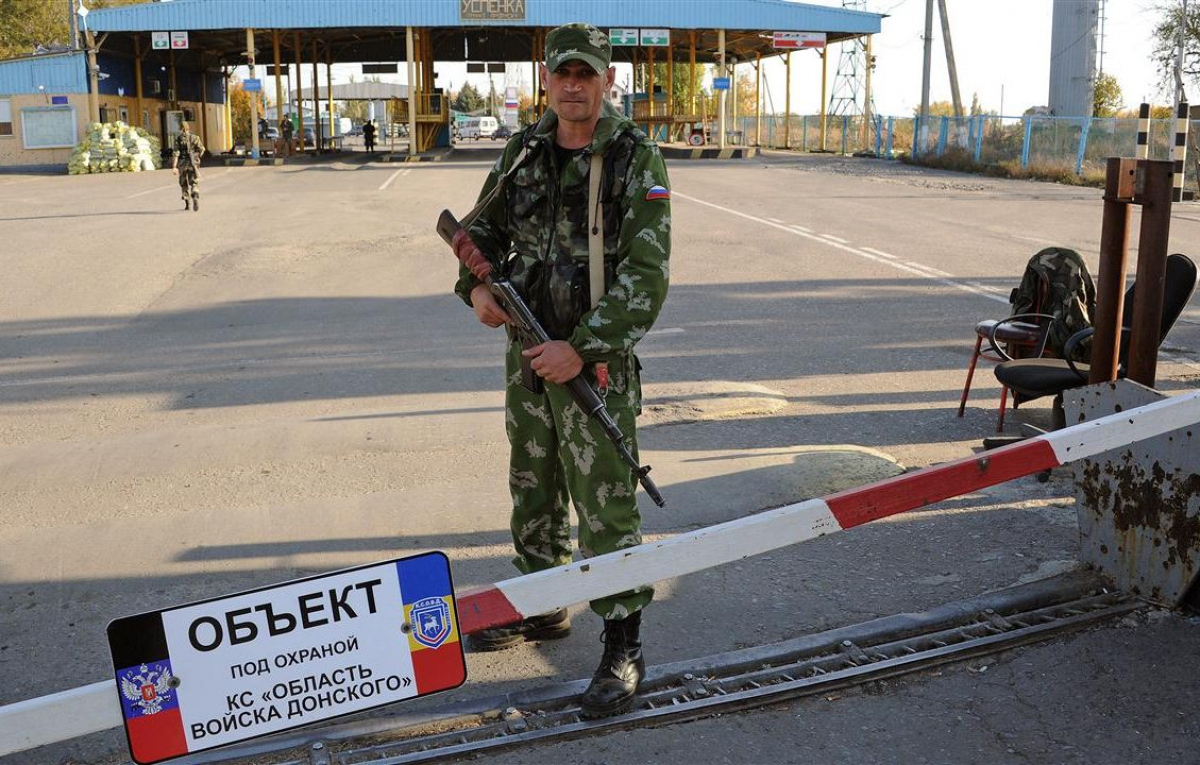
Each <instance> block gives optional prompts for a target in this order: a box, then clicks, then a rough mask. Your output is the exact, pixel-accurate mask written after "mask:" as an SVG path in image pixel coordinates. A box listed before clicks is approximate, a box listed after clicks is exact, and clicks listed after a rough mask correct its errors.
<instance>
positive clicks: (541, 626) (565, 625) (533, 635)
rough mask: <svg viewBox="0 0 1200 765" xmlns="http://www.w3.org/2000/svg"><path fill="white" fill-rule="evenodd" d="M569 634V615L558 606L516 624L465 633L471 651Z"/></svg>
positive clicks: (509, 646) (489, 649)
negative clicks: (555, 608) (554, 609)
mask: <svg viewBox="0 0 1200 765" xmlns="http://www.w3.org/2000/svg"><path fill="white" fill-rule="evenodd" d="M570 634H571V616H570V614H568V613H567V609H565V608H560V609H558V610H557V611H551V612H550V613H548V614H539V615H537V616H531V617H529V618H528V619H522V620H521V621H519V622H517V623H516V624H509V625H506V626H504V627H493V628H492V629H488V630H481V631H480V632H476V633H474V634H473V635H467V645H468V646H469V647H470V648H471V650H472V651H503V650H504V649H505V648H512V647H513V646H515V645H517V644H519V643H522V642H524V641H526V640H558V639H559V638H565V637H566V636H567V635H570Z"/></svg>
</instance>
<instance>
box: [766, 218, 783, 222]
mask: <svg viewBox="0 0 1200 765" xmlns="http://www.w3.org/2000/svg"><path fill="white" fill-rule="evenodd" d="M767 220H769V221H771V222H772V223H783V221H781V220H779V218H767Z"/></svg>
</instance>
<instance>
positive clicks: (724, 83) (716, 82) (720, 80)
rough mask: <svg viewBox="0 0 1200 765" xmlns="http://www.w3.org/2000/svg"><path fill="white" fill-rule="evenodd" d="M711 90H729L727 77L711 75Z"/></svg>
mask: <svg viewBox="0 0 1200 765" xmlns="http://www.w3.org/2000/svg"><path fill="white" fill-rule="evenodd" d="M713 90H729V78H728V77H713Z"/></svg>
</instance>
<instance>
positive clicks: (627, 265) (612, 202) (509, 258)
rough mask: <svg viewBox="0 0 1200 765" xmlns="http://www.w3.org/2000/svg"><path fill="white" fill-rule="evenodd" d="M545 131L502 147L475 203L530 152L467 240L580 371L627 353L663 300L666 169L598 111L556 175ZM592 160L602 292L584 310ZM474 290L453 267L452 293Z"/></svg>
mask: <svg viewBox="0 0 1200 765" xmlns="http://www.w3.org/2000/svg"><path fill="white" fill-rule="evenodd" d="M555 126H556V120H555V118H554V116H553V114H552V113H551V115H550V116H549V119H547V120H544V121H543V122H542V123H539V124H538V125H535V126H533V127H530V128H527V129H526V130H523V131H521V132H519V133H517V134H516V135H515V136H513V138H512V139H511V140H510V141H509V142H508V145H507V146H506V147H505V150H504V154H503V155H502V156H501V157H500V159H499V160H498V161H497V162H496V164H495V165H494V166H493V167H492V171H491V173H490V175H489V176H488V179H487V182H486V183H485V184H484V186H483V191H482V192H481V194H480V199H482V198H483V197H484V196H486V195H487V194H488V193H489V192H490V191H491V190H492V188H493V187H494V186H495V185H496V182H497V180H498V179H499V178H500V176H501V175H503V174H504V173H505V172H507V171H508V169H509V168H510V167H511V165H512V163H513V161H514V160H515V158H516V156H517V154H518V153H519V152H520V150H521V146H522V143H523V141H525V140H526V138H530V139H532V140H534V141H536V142H539V143H540V145H539V146H536V147H534V148H531V149H530V155H529V156H528V157H527V158H526V160H525V162H524V163H523V164H522V167H520V168H518V170H517V171H516V172H515V173H514V174H513V176H512V177H511V178H510V179H509V182H508V184H509V185H508V187H507V188H506V189H505V193H503V194H501V195H500V196H498V197H497V198H496V199H495V200H493V201H492V203H491V204H489V205H488V206H487V207H486V208H484V210H483V211H482V213H481V214H480V215H479V217H478V218H476V219H475V221H474V222H473V223H472V224H471V225H470V227H469V231H470V233H471V237H472V238H473V239H474V240H475V243H476V244H477V245H478V246H479V249H480V250H482V251H483V253H484V254H485V255H487V256H488V257H489V258H490V259H491V260H492V263H493V265H495V266H497V267H498V268H499V270H500V273H502V274H503V275H505V276H506V277H507V278H509V279H510V280H511V281H512V282H513V284H514V285H515V286H516V287H517V289H518V291H520V292H521V294H522V297H524V298H525V300H526V302H528V303H529V306H530V308H531V309H532V310H533V312H534V314H535V315H536V316H537V317H538V318H539V320H541V321H542V323H543V326H544V327H545V328H546V330H547V331H548V332H549V333H550V336H551V337H554V338H556V339H561V340H566V341H568V342H569V343H570V344H571V346H572V347H573V348H574V349H575V350H576V352H578V353H579V355H580V356H581V357H582V358H583V360H584V361H585V362H595V361H608V360H615V359H617V358H620V357H624V356H627V355H628V354H630V353H632V350H633V347H634V345H635V344H636V343H637V342H638V341H639V340H641V339H642V337H643V336H644V335H645V334H646V332H647V331H649V329H650V327H651V325H652V324H653V323H654V320H655V319H656V318H657V317H658V312H659V310H660V309H661V308H662V304H663V301H664V299H665V298H666V296H667V284H668V279H669V258H670V254H671V207H670V204H671V203H670V192H669V188H670V182H669V181H668V179H667V170H666V166H665V165H664V164H663V159H662V155H661V154H660V153H659V151H658V147H657V146H656V145H655V144H654V142H653V141H651V140H649V139H648V138H647V137H646V135H645V134H644V133H642V131H641V130H639V129H638V128H637V126H636V125H635V124H634V123H633V122H632V121H630V120H628V119H626V118H625V117H623V116H621V115H620V114H618V113H617V112H616V111H615V110H613V109H612V108H611V107H610V106H609V105H608V104H607V103H606V104H605V105H604V112H603V114H602V115H601V118H600V121H599V123H598V124H597V125H596V132H595V135H594V137H593V139H592V143H591V144H590V145H589V146H588V147H587V148H586V149H584V150H583V151H582V152H580V153H578V154H576V155H575V156H574V158H573V159H572V160H571V161H570V162H569V163H568V164H567V166H566V167H564V168H558V167H557V166H556V159H555V152H554V149H553V142H554V134H555ZM539 129H540V132H536V133H535V132H534V131H535V130H539ZM597 152H601V153H603V154H604V175H603V176H602V181H601V191H600V196H601V200H602V201H603V203H604V260H605V277H606V278H605V287H606V289H605V292H604V296H603V297H602V298H601V299H600V301H599V303H598V304H597V305H596V307H595V308H594V309H592V308H591V307H590V290H589V286H588V230H587V221H588V210H587V202H588V176H589V174H590V162H591V157H592V155H593V154H595V153H597ZM652 189H653V192H652V191H651V190H652ZM478 284H479V282H478V281H477V280H476V279H475V278H474V277H473V276H472V275H471V274H470V272H468V271H467V270H466V269H465V268H460V270H459V280H458V283H457V284H456V285H455V292H456V293H458V295H459V296H460V297H462V299H463V300H464V301H466V302H467V303H468V304H469V303H470V298H469V296H470V293H471V290H472V289H474V288H475V287H476V286H477V285H478Z"/></svg>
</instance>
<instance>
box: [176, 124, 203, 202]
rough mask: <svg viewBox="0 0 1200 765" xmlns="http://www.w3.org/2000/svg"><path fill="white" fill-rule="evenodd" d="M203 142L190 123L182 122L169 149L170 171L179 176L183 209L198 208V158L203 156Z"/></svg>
mask: <svg viewBox="0 0 1200 765" xmlns="http://www.w3.org/2000/svg"><path fill="white" fill-rule="evenodd" d="M204 151H205V149H204V144H203V143H201V142H200V136H198V135H196V134H195V133H193V132H192V127H191V125H190V124H188V123H186V122H184V123H183V132H182V133H180V134H179V135H177V136H175V145H174V146H173V147H172V149H171V171H172V172H174V173H175V174H176V175H178V176H179V193H180V194H182V195H183V209H185V210H186V209H188V207H189V203H190V206H191V209H192V210H199V209H200V158H201V157H202V156H204Z"/></svg>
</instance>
